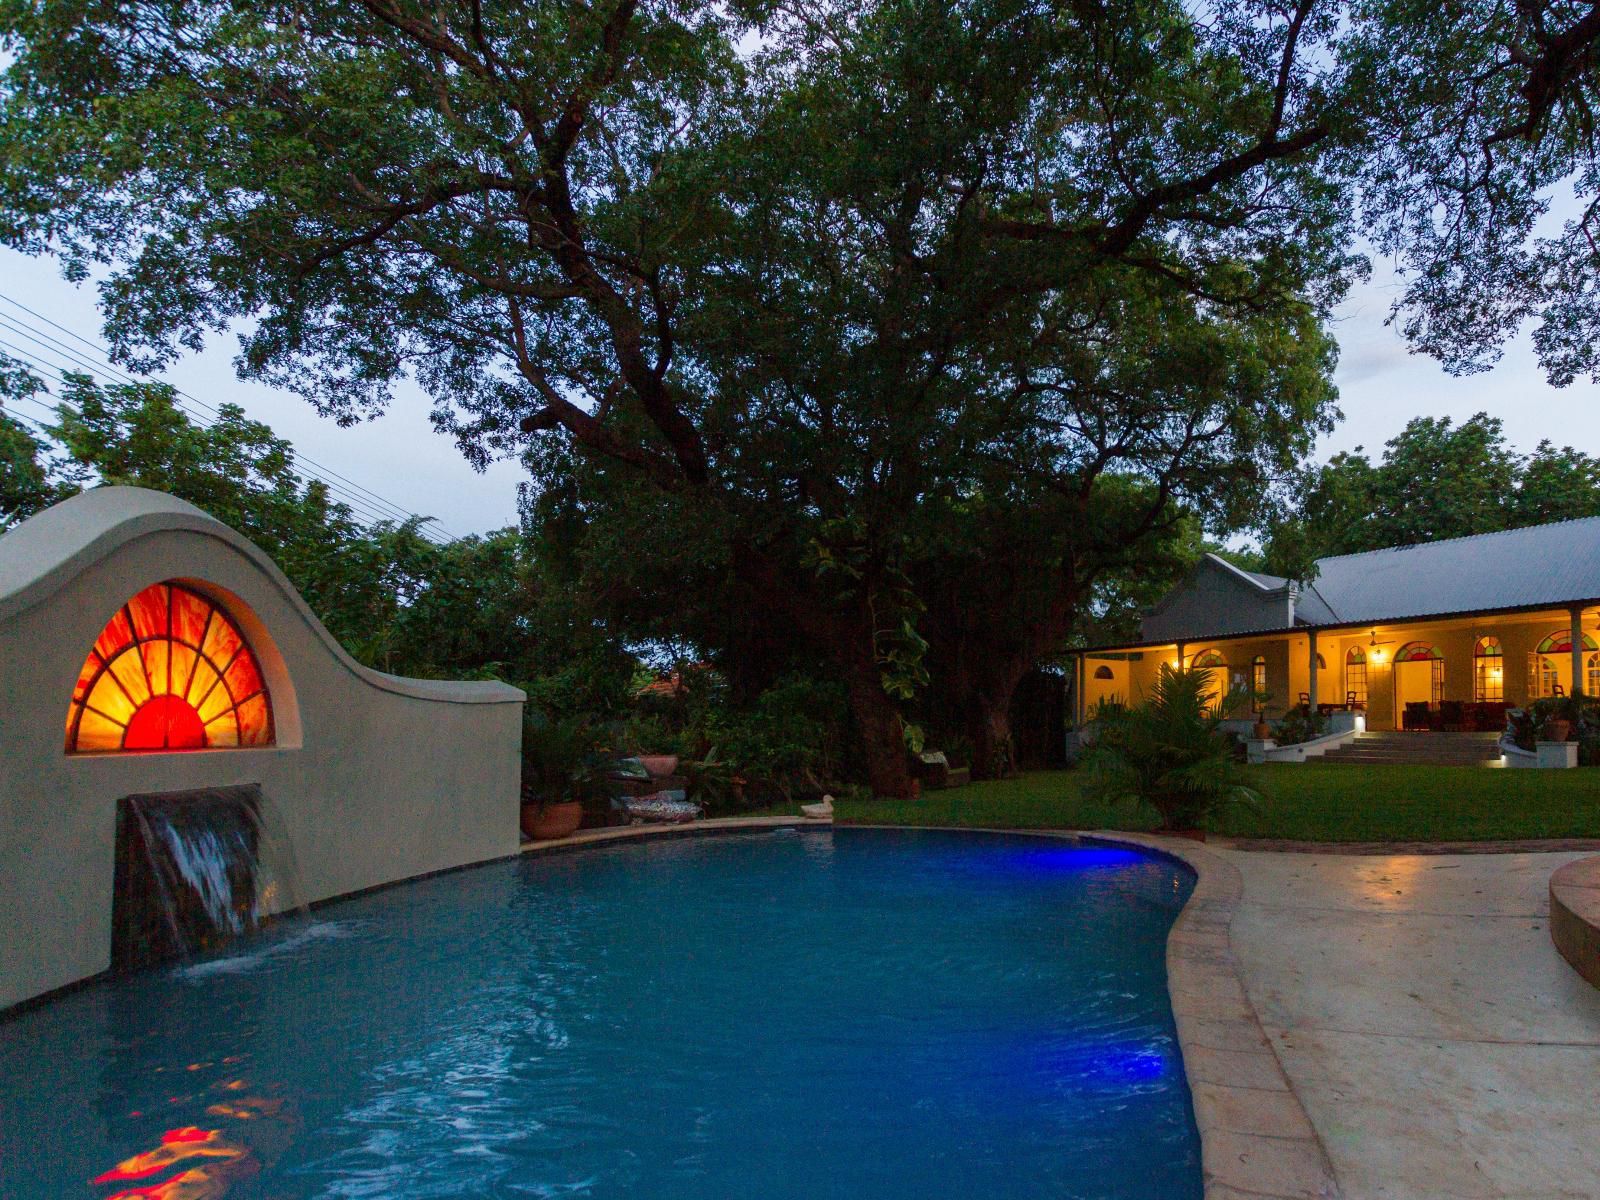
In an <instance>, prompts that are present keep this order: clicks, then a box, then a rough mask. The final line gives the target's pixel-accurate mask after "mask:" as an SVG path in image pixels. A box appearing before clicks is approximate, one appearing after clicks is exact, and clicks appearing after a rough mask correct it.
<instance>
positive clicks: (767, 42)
mask: <svg viewBox="0 0 1600 1200" xmlns="http://www.w3.org/2000/svg"><path fill="white" fill-rule="evenodd" d="M0 14H3V15H0V30H4V31H5V33H6V35H7V41H8V46H9V48H10V50H11V51H12V53H13V54H14V56H15V57H14V60H13V61H12V63H11V65H10V66H9V67H8V68H7V70H6V72H5V75H4V84H3V115H4V121H3V132H0V237H3V238H4V240H5V241H7V242H8V243H9V244H11V245H14V246H18V247H21V248H23V249H25V250H28V251H33V252H43V251H50V252H54V253H58V254H60V255H61V256H62V258H63V260H64V262H65V264H66V267H67V270H68V272H69V273H71V274H74V275H77V276H82V275H84V274H85V273H86V272H87V271H88V270H89V269H90V268H91V267H94V266H96V265H102V266H104V267H105V268H106V269H107V274H106V279H105V282H104V284H103V285H102V297H103V301H104V304H105V308H106V313H107V332H108V335H109V336H110V338H111V339H112V342H113V344H114V346H115V348H116V352H117V353H118V355H119V356H121V357H122V358H123V359H125V360H127V361H130V362H135V363H139V364H141V365H156V364H159V363H161V362H163V361H165V360H166V359H167V358H169V357H170V356H171V355H172V354H174V353H176V352H177V351H178V350H179V349H180V348H181V347H183V346H185V345H197V344H198V339H199V338H200V337H201V335H202V334H203V333H204V332H205V331H206V330H207V329H208V328H212V327H223V326H228V325H230V324H232V323H234V322H238V321H248V322H249V324H248V325H247V326H246V329H245V333H244V335H243V353H242V355H241V358H240V366H241V369H242V370H243V371H244V372H246V373H247V374H251V375H254V376H257V377H259V378H263V379H266V380H269V381H271V382H274V383H278V384H281V385H284V386H287V387H290V388H294V389H296V390H299V391H301V392H303V393H305V394H306V395H307V396H308V397H309V398H311V399H312V400H313V401H314V402H315V403H317V404H318V405H319V406H320V407H322V408H323V409H324V410H325V411H328V412H330V413H333V414H335V415H337V416H339V417H341V418H344V419H354V418H356V417H358V416H360V415H361V414H362V413H364V412H368V411H372V410H374V409H376V408H379V407H381V406H382V405H383V404H384V403H385V402H386V401H387V400H388V398H389V396H390V394H391V389H392V387H393V385H394V384H395V382H396V381H397V380H398V379H399V378H400V377H401V376H402V375H405V374H411V375H413V376H414V377H415V378H417V379H418V380H419V381H420V382H421V383H422V384H423V386H424V387H426V388H427V389H428V390H429V392H430V393H431V394H432V396H433V397H434V400H435V402H436V417H437V421H438V423H439V425H440V426H441V428H444V429H446V430H449V431H451V432H452V433H454V434H455V436H456V437H457V438H458V439H459V440H460V442H461V444H462V446H463V448H464V449H465V450H466V451H467V453H469V454H470V455H473V456H475V457H479V458H482V457H485V456H488V455H491V454H494V453H501V452H517V451H520V450H522V449H523V445H524V442H523V439H524V438H526V437H528V436H534V437H541V436H553V437H555V438H557V439H558V440H560V441H561V442H562V443H563V444H564V445H570V446H571V447H573V448H574V449H575V450H576V451H578V452H579V453H581V454H582V455H586V456H588V457H589V458H591V459H593V460H596V461H600V462H603V463H604V464H605V469H606V470H608V471H614V472H626V473H628V475H629V476H630V477H631V478H633V479H634V480H636V481H637V483H636V486H649V487H651V488H654V489H656V490H657V492H658V494H659V495H660V497H661V502H662V503H664V504H669V505H673V506H678V507H683V508H687V509H688V510H690V511H694V512H696V513H699V514H701V515H702V518H703V520H704V521H705V523H706V525H707V526H708V527H710V528H713V529H716V530H718V531H720V535H721V537H722V538H723V544H724V546H725V548H726V552H727V555H728V557H729V561H730V562H731V564H732V567H733V569H734V570H735V571H736V572H737V574H738V577H739V578H740V580H741V581H742V582H743V585H744V586H746V587H747V588H748V589H749V590H750V592H751V594H752V595H753V596H755V597H756V601H757V603H759V604H760V605H762V606H763V608H765V609H766V610H768V611H769V612H771V613H773V614H775V615H778V616H780V617H781V619H782V620H784V621H785V622H786V623H787V625H788V627H789V628H790V629H791V630H792V632H793V636H794V638H795V639H797V640H798V641H800V642H801V643H803V644H804V645H806V646H807V647H809V650H810V652H811V653H812V654H814V655H816V656H819V657H820V658H821V659H822V661H824V662H826V663H827V664H828V666H829V669H830V670H831V671H833V672H834V673H836V674H837V675H838V676H839V678H840V680H841V682H842V683H843V684H844V686H845V687H846V689H847V690H848V692H849V695H850V699H851V704H852V709H853V712H854V715H855V719H856V724H857V726H858V729H859V730H860V732H861V734H862V736H863V738H864V741H865V744H866V747H867V749H868V765H869V770H870V773H871V776H872V783H873V786H874V788H875V789H876V790H878V791H879V792H882V793H889V794H895V793H903V792H904V791H905V790H906V788H907V786H908V779H907V774H906V764H905V758H904V755H903V752H902V750H901V716H900V702H901V701H902V700H903V699H904V697H905V696H906V695H907V694H909V692H910V691H911V690H913V689H914V688H915V686H916V684H917V681H918V680H919V679H920V672H921V670H922V667H921V664H920V661H919V655H920V644H921V635H920V634H918V633H917V631H916V620H917V617H918V614H919V611H920V602H919V601H918V599H917V597H916V595H915V590H914V587H913V585H912V581H911V574H910V571H909V566H910V562H909V558H908V546H909V545H911V544H912V539H913V538H914V537H915V533H916V531H915V529H914V528H909V527H908V524H909V523H913V522H912V518H914V517H915V515H916V514H917V513H919V512H920V511H921V510H922V508H923V506H924V505H926V504H928V503H929V502H933V501H942V500H948V499H949V498H952V497H955V496H958V495H960V494H962V493H963V491H967V490H970V488H971V487H972V479H971V476H970V473H968V472H966V471H965V470H964V469H963V465H964V464H968V463H974V462H982V463H984V464H985V470H991V471H992V470H1000V471H1002V472H1003V473H1009V475H1010V476H1011V477H1012V478H1013V479H1016V480H1035V479H1037V480H1039V481H1040V484H1039V485H1040V486H1045V487H1049V488H1051V489H1053V490H1061V489H1063V488H1065V489H1068V490H1071V489H1076V490H1077V491H1078V493H1079V495H1080V500H1086V499H1087V498H1088V497H1090V496H1092V495H1093V493H1094V483H1095V480H1096V479H1097V478H1099V476H1100V475H1101V474H1103V473H1105V472H1107V471H1127V472H1132V473H1136V474H1142V475H1144V476H1146V477H1147V478H1148V479H1149V480H1150V482H1151V484H1152V488H1153V494H1154V497H1155V500H1154V501H1153V503H1156V504H1157V505H1158V507H1160V508H1161V509H1164V506H1165V504H1166V502H1167V500H1168V499H1169V498H1170V497H1181V495H1182V494H1183V493H1184V492H1185V489H1186V487H1187V482H1186V481H1187V480H1189V479H1191V478H1194V476H1192V475H1191V474H1189V468H1190V466H1191V464H1192V463H1196V462H1204V461H1207V456H1208V455H1216V456H1226V457H1228V458H1231V459H1237V460H1239V461H1243V462H1248V463H1250V464H1252V469H1253V470H1254V471H1256V472H1257V473H1259V474H1262V475H1265V474H1266V473H1268V472H1269V471H1270V470H1271V468H1272V467H1273V466H1274V465H1275V464H1276V463H1277V462H1278V461H1279V459H1280V458H1281V455H1282V445H1283V443H1282V440H1281V439H1282V437H1283V435H1284V431H1285V429H1286V428H1288V427H1289V425H1290V424H1291V422H1290V421H1289V420H1287V417H1288V416H1289V415H1290V410H1291V409H1293V407H1294V405H1295V404H1296V403H1298V402H1299V401H1298V399H1296V398H1295V397H1291V396H1288V395H1287V393H1286V392H1285V391H1284V390H1283V389H1282V388H1278V387H1271V386H1268V387H1257V388H1254V389H1251V388H1246V389H1245V390H1244V391H1243V393H1242V394H1241V395H1240V396H1239V397H1237V408H1238V410H1239V411H1238V412H1237V413H1219V409H1218V404H1219V400H1220V394H1219V387H1220V388H1221V389H1223V390H1225V388H1226V387H1227V386H1228V385H1227V383H1226V382H1222V383H1221V384H1220V385H1219V384H1218V382H1217V379H1216V377H1217V375H1218V374H1219V373H1220V374H1223V375H1225V374H1226V370H1225V369H1224V367H1223V365H1222V364H1216V363H1214V364H1212V366H1213V367H1215V368H1216V369H1215V370H1202V371H1201V375H1202V378H1203V380H1204V381H1205V382H1203V383H1202V384H1201V385H1200V386H1198V387H1197V388H1195V389H1194V390H1192V391H1190V392H1186V390H1185V389H1184V388H1182V387H1175V388H1171V389H1169V390H1168V391H1167V392H1165V393H1163V398H1162V401H1161V402H1160V403H1158V404H1155V405H1151V404H1150V403H1149V402H1148V401H1147V399H1146V397H1145V396H1144V395H1143V392H1144V391H1145V390H1147V389H1148V390H1150V391H1152V392H1154V391H1159V390H1160V389H1159V388H1158V386H1157V385H1159V384H1161V383H1162V382H1164V381H1162V380H1160V379H1154V378H1152V379H1147V380H1144V381H1140V380H1137V379H1131V378H1119V381H1118V384H1119V386H1117V387H1116V388H1109V389H1106V390H1105V391H1104V392H1103V393H1101V394H1100V395H1099V396H1097V397H1096V398H1095V400H1094V403H1093V404H1091V405H1086V406H1083V407H1079V406H1077V405H1075V402H1074V395H1075V389H1076V388H1077V383H1074V382H1072V381H1078V382H1080V383H1081V382H1082V381H1084V380H1085V379H1088V378H1091V377H1092V376H1093V374H1094V361H1095V359H1096V357H1097V356H1100V355H1102V354H1105V356H1106V357H1108V358H1109V359H1112V360H1114V361H1120V360H1121V359H1123V358H1125V357H1127V356H1124V355H1122V354H1121V352H1120V351H1118V350H1115V349H1114V348H1112V349H1109V352H1108V347H1107V346H1105V345H1103V344H1102V340H1101V339H1102V337H1103V336H1104V335H1103V333H1102V330H1104V329H1110V330H1112V331H1113V332H1112V336H1120V334H1121V331H1122V330H1124V329H1126V328H1128V327H1129V325H1130V324H1131V323H1125V322H1122V321H1120V320H1118V319H1116V314H1118V313H1119V312H1121V311H1123V310H1124V308H1125V307H1126V306H1131V307H1132V308H1135V309H1138V310H1140V311H1141V313H1142V319H1143V320H1145V321H1153V322H1157V323H1158V324H1157V326H1156V328H1157V329H1159V328H1160V327H1161V325H1160V323H1164V322H1167V321H1169V320H1170V321H1172V322H1174V324H1175V326H1176V327H1177V328H1179V329H1180V330H1202V331H1203V330H1208V329H1210V330H1225V329H1230V328H1234V327H1235V323H1236V322H1240V321H1242V322H1243V324H1242V325H1241V326H1239V327H1241V328H1244V329H1247V330H1248V331H1249V333H1250V336H1251V337H1257V338H1260V339H1261V340H1262V342H1263V347H1264V348H1263V350H1262V352H1261V353H1260V354H1259V355H1256V354H1254V353H1252V354H1251V355H1250V356H1249V357H1250V358H1251V359H1252V360H1255V359H1257V358H1259V359H1260V360H1261V361H1263V362H1265V363H1268V364H1270V370H1271V371H1274V372H1277V373H1279V374H1280V375H1283V374H1287V375H1293V374H1296V373H1297V372H1298V371H1300V370H1301V369H1302V368H1301V367H1299V366H1296V365H1293V364H1294V363H1295V362H1296V361H1299V362H1304V361H1306V358H1307V356H1308V357H1309V361H1311V362H1312V363H1313V364H1314V367H1313V369H1320V368H1321V367H1325V365H1326V356H1325V353H1324V346H1323V343H1322V342H1321V341H1320V339H1315V338H1314V339H1312V341H1311V343H1310V348H1309V350H1308V351H1305V352H1304V354H1301V353H1299V352H1297V351H1296V348H1295V345H1294V342H1295V339H1296V337H1297V336H1298V335H1300V334H1303V333H1305V332H1306V331H1307V329H1308V328H1309V327H1310V325H1312V324H1314V321H1315V317H1316V315H1317V314H1318V313H1319V312H1323V311H1325V310H1326V308H1327V306H1328V305H1329V304H1331V303H1332V302H1333V301H1334V300H1335V299H1336V298H1337V296H1338V294H1339V289H1340V285H1341V282H1342V280H1343V277H1344V275H1345V273H1346V270H1347V268H1348V267H1349V262H1348V261H1347V260H1346V259H1345V258H1344V257H1343V255H1342V247H1343V245H1344V244H1345V243H1346V241H1347V240H1348V235H1349V227H1348V220H1347V216H1346V214H1347V211H1348V206H1347V204H1346V203H1345V197H1344V194H1343V192H1342V191H1341V189H1340V187H1339V186H1337V184H1336V181H1335V179H1334V176H1333V175H1332V174H1330V173H1328V172H1325V171H1322V170H1319V169H1317V165H1318V161H1319V157H1320V156H1321V155H1323V153H1324V152H1325V151H1326V150H1328V149H1330V148H1332V147H1334V146H1336V145H1337V144H1339V143H1340V140H1341V138H1343V137H1344V136H1345V134H1346V132H1347V125H1348V120H1349V114H1348V106H1346V105H1344V104H1342V103H1341V101H1340V98H1339V97H1338V96H1337V94H1336V86H1335V85H1336V82H1337V69H1338V68H1337V66H1336V64H1333V60H1332V58H1331V57H1330V55H1329V54H1328V53H1327V49H1328V45H1329V39H1330V38H1332V36H1333V35H1334V34H1335V32H1336V31H1337V28H1338V22H1339V19H1340V13H1339V10H1338V9H1336V8H1335V7H1334V6H1332V5H1330V4H1319V3H1315V2H1314V0H1303V2H1301V3H1298V4H1294V5H1290V6H1287V7H1284V6H1279V5H1275V4H1261V5H1254V4H1236V3H1232V2H1231V0H1230V2H1228V3H1219V4H1217V5H1215V6H1213V7H1210V8H1207V9H1205V11H1197V10H1195V8H1194V6H1192V5H1183V4H1179V3H1176V2H1175V0H1168V2H1164V3H1155V4H1150V3H1146V2H1138V3H1135V2H1131V0H1129V2H1119V3H1113V4H1110V5H1102V6H1098V7H1090V8H1084V7H1082V6H1074V5H1055V4H1048V3H1047V4H1042V5H1041V4H1027V3H1023V2H1022V0H968V2H967V3H963V4H959V5H949V4H943V3H930V2H927V0H879V2H878V3H873V4H869V5H866V6H864V7H863V6H860V5H855V4H849V5H847V4H842V3H840V4H823V5H811V4H786V3H782V2H779V3H759V4H753V5H748V6H740V5H735V6H725V5H712V4H709V3H695V2H693V0H680V2H677V3H665V2H656V3H650V2H644V3H641V2H640V0H600V2H598V3H586V2H579V0H543V2H537V3H516V4H511V3H508V4H504V5H499V6H495V7H494V8H492V9H491V8H485V7H483V6H480V5H478V4H469V5H462V6H451V7H445V8H440V7H439V6H436V5H425V4H421V3H416V2H413V0H363V2H361V3H354V4H348V5H311V6H308V5H304V4H294V5H289V4H282V3H264V4H263V3H250V4H245V3H242V2H238V0H235V2H232V3H226V2H216V3H193V2H191V0H161V2H156V3H151V4H144V5H138V6H121V5H117V6H102V5H92V4H88V3H84V2H82V0H45V2H43V3H32V2H28V3H24V2H22V0H8V2H7V3H5V4H4V5H3V6H0ZM758 35H759V36H758ZM1107 313H1110V314H1112V319H1111V320H1109V322H1108V321H1107V320H1106V319H1105V318H1106V314H1107ZM1189 340H1190V339H1189V338H1188V336H1187V335H1186V334H1185V335H1184V336H1181V337H1180V344H1183V343H1186V342H1187V341H1189ZM1202 340H1203V339H1202ZM1225 342H1226V339H1225V338H1218V339H1215V345H1216V349H1217V351H1218V352H1226V351H1231V349H1232V347H1228V346H1225V345H1224V344H1223V343H1225ZM1135 357H1136V356H1135ZM1208 384H1209V386H1208ZM1286 399H1287V400H1288V401H1289V403H1288V404H1287V406H1286V404H1285V401H1286ZM1299 415H1301V416H1305V415H1307V414H1304V413H1301V414H1299ZM1047 481H1049V482H1047ZM987 490H988V491H989V492H990V494H993V495H1001V494H1004V493H1003V491H1002V490H1000V489H995V488H988V489H987ZM1139 524H1140V523H1139V522H1135V524H1134V528H1137V527H1138V525H1139ZM1065 587H1066V603H1068V604H1069V605H1070V604H1072V603H1074V602H1075V601H1074V597H1073V592H1072V587H1073V585H1072V583H1071V581H1070V580H1069V581H1068V582H1067V584H1066V585H1065Z"/></svg>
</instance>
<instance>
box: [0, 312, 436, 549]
mask: <svg viewBox="0 0 1600 1200" xmlns="http://www.w3.org/2000/svg"><path fill="white" fill-rule="evenodd" d="M0 300H3V301H5V302H6V303H7V304H10V305H12V306H13V307H14V308H18V309H21V310H22V311H23V312H25V313H27V314H28V315H29V316H31V317H33V318H35V319H36V320H39V321H42V322H44V323H45V324H46V325H48V326H50V327H51V328H52V329H56V330H59V331H60V332H62V333H64V334H66V335H67V336H68V337H70V338H71V339H73V341H75V342H79V343H81V344H82V345H84V346H86V347H88V348H89V349H90V350H92V351H93V352H94V358H95V361H94V362H93V363H91V364H90V365H91V368H92V369H95V370H102V371H105V372H106V373H108V374H110V375H113V376H116V377H119V378H120V379H121V380H122V381H123V382H125V383H137V382H139V381H138V380H137V379H135V378H134V377H133V376H132V375H129V374H128V373H127V372H126V371H123V370H121V369H120V368H118V367H117V366H115V365H114V364H113V363H112V362H111V361H110V357H109V355H108V353H107V352H106V349H105V347H103V346H101V345H100V344H99V343H97V342H93V341H91V340H90V339H88V338H86V337H84V336H83V335H82V334H79V333H76V332H74V331H73V330H71V329H68V328H67V327H66V326H65V325H62V324H60V323H58V322H56V321H52V320H51V319H50V318H49V317H47V316H45V315H44V314H43V313H40V312H38V311H36V310H34V309H32V308H29V307H28V306H27V305H26V304H23V303H22V302H21V301H20V300H18V299H16V298H15V297H13V296H8V295H6V294H5V293H3V292H0ZM5 319H7V318H6V316H5V315H4V314H0V320H5ZM34 332H36V333H37V332H38V331H37V330H35V331H34ZM40 336H44V337H48V335H44V334H40ZM48 340H49V341H51V342H53V343H54V344H55V345H56V346H60V347H62V348H63V349H65V348H66V347H65V346H64V344H63V343H62V342H60V341H59V340H58V339H55V338H48ZM77 355H78V356H79V360H80V361H81V359H82V352H81V351H79V352H77ZM173 391H174V392H175V393H176V394H177V395H180V396H182V397H184V398H185V399H186V400H188V401H190V403H192V404H193V405H195V406H196V407H198V408H200V409H201V410H202V411H204V412H206V413H209V414H212V415H213V416H220V415H221V414H220V412H219V410H218V409H216V408H215V407H213V406H212V405H210V404H207V403H206V402H205V401H203V400H201V399H199V398H198V397H196V396H193V395H190V394H189V393H188V392H185V391H183V390H182V389H181V388H176V387H175V388H173ZM191 415H195V414H191ZM295 457H296V459H297V460H299V461H302V462H305V463H307V464H308V465H310V466H312V467H315V468H316V469H317V470H318V471H321V472H324V473H325V474H326V475H327V476H329V477H330V478H331V479H336V480H339V481H340V482H342V483H345V484H348V485H349V486H350V487H351V488H353V489H355V490H356V491H357V492H360V493H363V494H365V495H366V496H367V497H368V498H369V499H371V500H373V501H375V502H377V503H378V504H379V506H380V507H383V508H387V509H389V510H392V512H393V513H394V516H395V517H396V518H398V519H401V520H409V519H411V517H413V516H414V515H415V514H413V513H412V512H410V511H409V510H407V509H405V508H403V507H401V506H400V505H398V504H395V503H393V502H392V501H390V500H387V499H385V498H384V497H383V496H380V495H379V494H378V493H377V492H374V491H372V490H371V489H370V488H367V487H364V486H362V485H361V484H359V483H356V482H355V481H354V480H351V479H347V478H345V477H344V476H343V475H340V474H339V473H338V472H337V471H334V470H332V469H331V468H329V467H325V466H323V465H322V464H321V463H319V462H317V461H316V460H315V459H313V458H309V457H307V456H305V455H302V454H301V453H300V452H299V451H298V450H296V451H295ZM328 481H329V480H327V479H325V480H324V482H328ZM452 540H455V539H452Z"/></svg>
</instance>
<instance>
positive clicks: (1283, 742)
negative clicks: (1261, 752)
mask: <svg viewBox="0 0 1600 1200" xmlns="http://www.w3.org/2000/svg"><path fill="white" fill-rule="evenodd" d="M1327 732H1328V718H1327V717H1326V716H1324V715H1323V714H1322V713H1319V712H1313V711H1312V710H1311V709H1309V708H1306V707H1303V706H1302V707H1299V708H1292V709H1290V710H1289V711H1288V712H1287V713H1285V714H1284V717H1283V720H1281V721H1279V722H1278V723H1277V724H1276V725H1275V726H1273V729H1272V736H1273V739H1274V740H1275V741H1276V742H1277V743H1278V745H1280V746H1298V745H1299V744H1300V743H1301V742H1309V741H1311V740H1312V739H1313V738H1319V737H1321V736H1322V735H1323V734H1325V733H1327Z"/></svg>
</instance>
